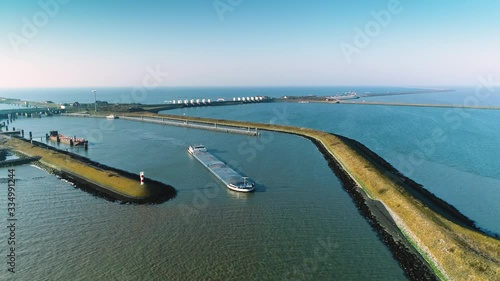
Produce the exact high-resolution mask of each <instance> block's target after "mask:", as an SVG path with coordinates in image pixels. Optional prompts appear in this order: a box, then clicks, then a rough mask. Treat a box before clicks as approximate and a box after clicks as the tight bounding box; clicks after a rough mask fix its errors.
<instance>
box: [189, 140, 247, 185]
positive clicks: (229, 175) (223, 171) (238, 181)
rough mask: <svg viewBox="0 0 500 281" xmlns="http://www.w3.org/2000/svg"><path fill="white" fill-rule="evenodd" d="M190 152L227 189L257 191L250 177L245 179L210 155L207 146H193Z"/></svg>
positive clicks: (190, 147)
mask: <svg viewBox="0 0 500 281" xmlns="http://www.w3.org/2000/svg"><path fill="white" fill-rule="evenodd" d="M188 152H189V154H191V155H192V156H193V157H194V158H195V159H196V160H198V161H199V162H200V163H201V164H202V165H203V166H204V167H205V168H207V169H208V170H209V171H210V172H212V174H213V175H214V176H215V177H217V178H218V179H219V180H220V181H221V182H222V183H223V184H224V185H225V186H226V187H227V188H229V189H231V190H234V191H238V192H251V191H253V190H254V189H255V184H254V183H253V182H251V181H250V180H248V177H243V176H241V175H240V174H238V173H237V172H235V171H234V170H233V169H231V168H230V167H228V166H227V165H226V164H225V163H224V162H222V161H220V160H219V159H217V158H216V157H215V156H213V155H212V154H211V153H209V152H208V151H207V149H206V147H205V146H203V145H191V146H189V148H188Z"/></svg>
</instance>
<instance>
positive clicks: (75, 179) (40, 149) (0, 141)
mask: <svg viewBox="0 0 500 281" xmlns="http://www.w3.org/2000/svg"><path fill="white" fill-rule="evenodd" d="M0 145H1V146H2V147H3V148H7V149H9V150H10V151H12V152H13V153H15V154H20V155H22V156H23V157H27V158H31V159H35V158H38V160H37V161H36V162H35V164H36V165H37V166H39V167H41V168H43V169H45V170H47V171H49V172H52V173H54V174H56V175H58V176H60V177H61V178H63V179H66V180H68V181H70V182H72V183H74V184H75V185H76V186H77V187H78V188H81V189H84V190H87V191H89V192H91V193H94V194H98V195H99V196H101V197H104V198H106V199H110V200H118V201H121V202H127V203H140V204H141V203H142V204H145V203H162V202H165V201H167V200H169V199H171V198H173V197H175V195H176V190H175V189H174V188H173V187H172V186H169V185H167V184H164V183H161V182H158V181H155V180H152V179H149V178H146V179H145V180H144V181H143V184H141V178H142V177H140V175H139V174H133V173H130V172H127V171H123V170H120V169H116V168H112V167H108V166H106V165H103V164H100V163H97V162H94V161H92V160H90V159H88V158H85V157H83V156H80V155H77V154H73V153H71V152H67V151H62V150H58V149H56V148H54V147H51V146H48V145H45V144H43V143H39V142H30V141H29V140H26V139H23V138H18V137H12V138H7V137H4V136H0Z"/></svg>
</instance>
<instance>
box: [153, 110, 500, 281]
mask: <svg viewBox="0 0 500 281" xmlns="http://www.w3.org/2000/svg"><path fill="white" fill-rule="evenodd" d="M146 116H148V117H155V118H179V119H180V118H182V119H183V120H187V121H190V122H198V123H205V124H213V123H217V124H220V125H225V126H233V127H252V128H256V129H258V130H267V131H274V132H281V133H288V134H294V135H298V136H301V137H305V138H307V139H310V140H311V141H312V142H313V143H314V144H315V145H316V146H317V147H318V149H319V150H320V151H321V153H322V154H323V155H324V157H325V159H327V161H328V163H329V165H330V167H331V168H332V170H333V171H334V172H335V173H336V174H337V176H338V177H339V178H340V179H341V180H342V182H343V183H344V188H345V189H346V191H347V192H348V193H349V194H350V195H351V196H352V197H353V199H354V200H355V202H356V204H357V206H358V208H359V209H360V212H361V213H362V214H363V215H364V216H365V217H366V218H367V219H368V221H369V222H370V223H371V224H372V226H373V227H374V229H375V230H376V231H377V232H378V233H379V235H381V237H382V239H383V241H384V242H385V243H386V245H387V246H388V247H389V248H390V249H391V251H392V252H393V254H394V256H395V258H396V259H397V260H398V261H399V262H400V263H401V267H402V268H403V269H404V270H405V271H406V273H407V274H408V275H409V276H414V277H415V278H417V277H419V278H421V279H426V278H436V277H438V278H439V279H445V280H446V279H448V280H492V279H495V278H496V277H497V276H500V240H498V239H496V238H494V237H491V236H489V235H487V234H485V233H483V232H482V231H480V230H479V229H477V228H476V227H475V226H474V223H473V222H472V221H471V220H470V219H468V218H467V217H465V216H464V215H462V214H461V213H460V212H459V211H458V210H457V209H455V208H454V207H453V206H451V205H449V204H448V203H446V202H445V201H443V200H441V199H439V198H437V197H436V196H435V195H433V194H431V193H430V192H428V191H426V190H425V189H424V188H422V186H420V185H419V184H417V183H415V182H414V181H412V180H411V179H409V178H407V177H405V176H404V175H402V174H401V173H399V172H398V171H397V170H396V169H394V168H393V167H392V166H390V164H388V163H387V162H385V160H383V159H382V158H380V157H379V156H377V155H376V154H375V153H374V152H373V151H371V150H369V149H368V148H366V147H364V146H363V145H361V144H360V143H358V142H356V141H354V140H351V139H348V138H345V137H342V136H338V135H334V134H330V133H327V132H323V131H318V130H314V129H309V128H301V127H293V126H285V125H276V124H263V123H254V122H243V121H233V120H222V119H211V118H200V117H187V116H182V117H181V116H175V115H165V114H152V113H149V114H147V113H144V117H146ZM422 259H423V260H425V261H424V262H423V263H422ZM429 270H431V272H433V273H432V274H431V275H428V274H429V272H428V271H429ZM422 276H426V277H425V278H423V277H422Z"/></svg>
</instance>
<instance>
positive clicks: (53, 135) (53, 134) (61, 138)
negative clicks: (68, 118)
mask: <svg viewBox="0 0 500 281" xmlns="http://www.w3.org/2000/svg"><path fill="white" fill-rule="evenodd" d="M46 137H47V139H50V140H51V141H54V142H57V143H64V144H69V145H70V146H81V147H84V148H85V149H87V148H88V141H87V140H85V139H82V138H77V137H76V136H74V137H68V136H65V135H61V134H59V132H58V131H50V134H47V135H46Z"/></svg>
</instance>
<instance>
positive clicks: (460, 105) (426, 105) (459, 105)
mask: <svg viewBox="0 0 500 281" xmlns="http://www.w3.org/2000/svg"><path fill="white" fill-rule="evenodd" d="M337 103H342V104H357V105H360V104H361V105H386V106H411V107H441V108H463V109H488V110H500V106H487V105H463V104H425V103H404V102H378V101H359V100H358V101H346V100H341V101H339V102H337Z"/></svg>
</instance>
